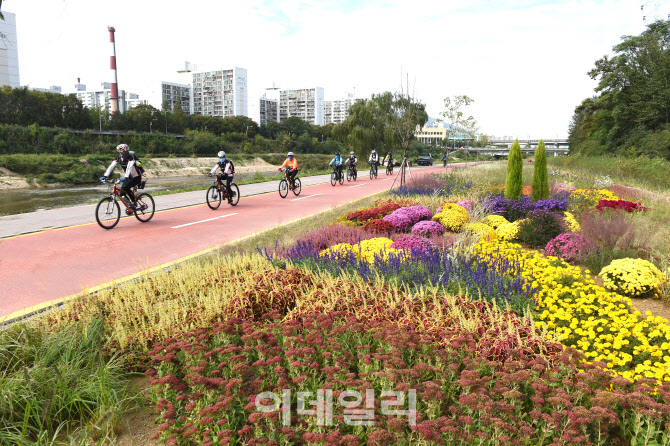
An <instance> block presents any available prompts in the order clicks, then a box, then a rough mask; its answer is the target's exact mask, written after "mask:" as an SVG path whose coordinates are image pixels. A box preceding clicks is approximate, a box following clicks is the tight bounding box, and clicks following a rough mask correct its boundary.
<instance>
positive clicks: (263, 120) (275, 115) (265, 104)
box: [258, 95, 279, 125]
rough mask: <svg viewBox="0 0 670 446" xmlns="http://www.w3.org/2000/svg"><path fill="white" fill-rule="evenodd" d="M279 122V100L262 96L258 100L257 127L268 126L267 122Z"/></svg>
mask: <svg viewBox="0 0 670 446" xmlns="http://www.w3.org/2000/svg"><path fill="white" fill-rule="evenodd" d="M273 121H274V122H279V100H278V99H272V98H268V97H267V96H266V95H263V96H262V97H261V98H260V99H259V117H258V125H268V122H273Z"/></svg>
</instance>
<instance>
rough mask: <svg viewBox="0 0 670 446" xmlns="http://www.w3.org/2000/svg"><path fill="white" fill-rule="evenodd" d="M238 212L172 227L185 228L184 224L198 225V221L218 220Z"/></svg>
mask: <svg viewBox="0 0 670 446" xmlns="http://www.w3.org/2000/svg"><path fill="white" fill-rule="evenodd" d="M237 214H238V213H237V212H235V213H233V214H227V215H222V216H220V217H214V218H208V219H207V220H200V221H194V222H193V223H186V224H185V225H179V226H173V227H172V229H179V228H183V227H184V226H191V225H197V224H198V223H204V222H206V221H212V220H218V219H219V218H226V217H232V216H233V215H237Z"/></svg>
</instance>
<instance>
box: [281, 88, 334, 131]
mask: <svg viewBox="0 0 670 446" xmlns="http://www.w3.org/2000/svg"><path fill="white" fill-rule="evenodd" d="M279 97H280V99H279V121H280V122H281V121H285V120H286V119H288V118H290V117H292V116H297V117H298V118H301V119H303V120H305V121H307V122H309V123H310V124H314V125H324V119H323V113H324V106H325V105H324V101H323V88H322V87H314V88H304V89H302V90H281V92H280V94H279Z"/></svg>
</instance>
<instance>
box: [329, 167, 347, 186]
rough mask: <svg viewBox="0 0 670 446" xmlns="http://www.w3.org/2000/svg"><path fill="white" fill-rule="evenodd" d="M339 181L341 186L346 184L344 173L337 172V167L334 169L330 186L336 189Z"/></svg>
mask: <svg viewBox="0 0 670 446" xmlns="http://www.w3.org/2000/svg"><path fill="white" fill-rule="evenodd" d="M338 181H339V183H340V185H342V184H344V174H343V173H342V171H338V170H337V166H335V167H334V169H333V173H331V174H330V184H331V186H333V187H335V185H336V184H337V182H338Z"/></svg>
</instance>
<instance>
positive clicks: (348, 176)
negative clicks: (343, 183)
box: [347, 170, 351, 181]
mask: <svg viewBox="0 0 670 446" xmlns="http://www.w3.org/2000/svg"><path fill="white" fill-rule="evenodd" d="M347 181H351V170H347Z"/></svg>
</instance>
